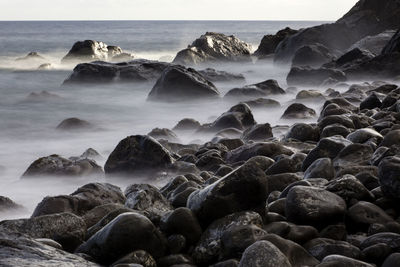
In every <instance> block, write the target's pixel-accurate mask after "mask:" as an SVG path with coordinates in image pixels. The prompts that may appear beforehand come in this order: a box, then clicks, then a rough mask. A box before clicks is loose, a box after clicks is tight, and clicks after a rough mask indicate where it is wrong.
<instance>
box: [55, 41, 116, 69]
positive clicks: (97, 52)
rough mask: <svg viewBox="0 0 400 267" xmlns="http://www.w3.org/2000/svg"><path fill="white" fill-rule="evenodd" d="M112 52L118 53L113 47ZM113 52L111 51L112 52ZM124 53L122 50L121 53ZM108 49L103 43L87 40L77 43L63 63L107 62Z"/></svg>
mask: <svg viewBox="0 0 400 267" xmlns="http://www.w3.org/2000/svg"><path fill="white" fill-rule="evenodd" d="M110 48H111V50H113V51H116V50H115V49H113V47H110ZM110 52H111V51H110ZM121 52H122V51H121V50H120V53H121ZM108 54H109V51H108V47H107V45H106V44H105V43H103V42H98V41H95V40H85V41H78V42H76V43H75V44H74V45H73V46H72V48H71V50H70V51H69V52H68V54H67V55H66V56H65V57H64V58H63V59H62V60H61V62H62V63H71V62H79V61H80V62H85V61H94V60H107V59H108Z"/></svg>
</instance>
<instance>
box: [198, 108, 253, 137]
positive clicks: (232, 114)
mask: <svg viewBox="0 0 400 267" xmlns="http://www.w3.org/2000/svg"><path fill="white" fill-rule="evenodd" d="M254 124H256V121H255V120H254V117H253V113H252V112H251V110H250V107H249V106H248V105H246V104H244V103H239V104H237V105H235V106H233V107H231V108H230V109H229V110H228V111H227V112H225V113H223V114H222V115H221V116H219V117H218V118H217V119H216V120H215V121H214V122H213V123H212V124H211V125H207V126H203V127H202V130H203V131H214V132H216V131H220V130H223V129H226V128H235V129H238V130H243V129H246V128H248V127H250V126H253V125H254Z"/></svg>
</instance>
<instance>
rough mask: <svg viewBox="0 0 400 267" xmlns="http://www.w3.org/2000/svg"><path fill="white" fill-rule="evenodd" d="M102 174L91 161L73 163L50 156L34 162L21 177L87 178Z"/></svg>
mask: <svg viewBox="0 0 400 267" xmlns="http://www.w3.org/2000/svg"><path fill="white" fill-rule="evenodd" d="M102 174H103V170H102V169H101V167H100V166H99V165H97V163H96V162H95V161H93V160H90V159H82V160H76V161H74V160H69V159H66V158H63V157H61V156H59V155H50V156H48V157H43V158H39V159H37V160H35V161H34V162H33V163H32V164H31V165H30V166H29V167H28V169H27V170H26V171H25V173H24V174H23V175H22V177H23V178H26V177H41V176H88V175H102Z"/></svg>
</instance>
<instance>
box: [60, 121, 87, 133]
mask: <svg viewBox="0 0 400 267" xmlns="http://www.w3.org/2000/svg"><path fill="white" fill-rule="evenodd" d="M92 128H93V125H92V124H91V123H90V122H88V121H85V120H81V119H78V118H68V119H65V120H63V121H62V122H60V124H58V126H57V128H56V129H57V130H64V131H76V130H88V129H92Z"/></svg>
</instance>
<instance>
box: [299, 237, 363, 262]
mask: <svg viewBox="0 0 400 267" xmlns="http://www.w3.org/2000/svg"><path fill="white" fill-rule="evenodd" d="M304 248H305V249H306V250H307V251H308V252H309V253H310V254H311V255H312V256H314V257H315V258H316V259H318V260H323V259H324V258H325V257H326V256H329V255H341V256H346V257H350V258H353V259H359V258H360V256H361V251H360V249H359V248H358V247H356V246H353V245H351V244H350V243H348V242H345V241H338V240H332V239H328V238H315V239H313V240H310V241H309V242H307V243H306V244H305V245H304Z"/></svg>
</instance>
